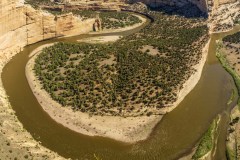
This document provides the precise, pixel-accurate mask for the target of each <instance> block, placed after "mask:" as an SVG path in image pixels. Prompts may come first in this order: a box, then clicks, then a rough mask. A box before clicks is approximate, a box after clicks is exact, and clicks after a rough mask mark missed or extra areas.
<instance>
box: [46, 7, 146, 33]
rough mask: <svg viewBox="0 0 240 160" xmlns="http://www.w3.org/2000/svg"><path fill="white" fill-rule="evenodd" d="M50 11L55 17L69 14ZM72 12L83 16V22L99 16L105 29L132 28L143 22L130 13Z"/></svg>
mask: <svg viewBox="0 0 240 160" xmlns="http://www.w3.org/2000/svg"><path fill="white" fill-rule="evenodd" d="M48 11H49V12H50V13H52V14H55V15H58V14H63V13H67V12H61V11H53V10H48ZM71 12H72V13H73V14H74V15H79V16H81V17H82V19H83V20H85V19H89V18H96V17H97V16H99V18H100V19H101V21H102V28H103V29H118V28H124V27H127V26H132V25H134V24H137V23H141V22H142V20H140V19H139V18H138V17H136V16H134V15H133V14H132V13H128V12H114V11H112V12H111V11H109V12H103V11H98V12H97V11H92V10H76V11H71Z"/></svg>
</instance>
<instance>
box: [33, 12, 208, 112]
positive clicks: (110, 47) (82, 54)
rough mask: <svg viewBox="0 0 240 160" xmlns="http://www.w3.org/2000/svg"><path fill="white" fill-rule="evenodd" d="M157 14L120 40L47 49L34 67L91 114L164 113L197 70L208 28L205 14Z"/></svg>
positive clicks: (56, 95) (50, 87)
mask: <svg viewBox="0 0 240 160" xmlns="http://www.w3.org/2000/svg"><path fill="white" fill-rule="evenodd" d="M151 16H152V17H154V19H155V22H154V23H152V24H151V25H148V26H147V27H146V28H144V29H142V30H141V31H140V32H138V33H135V34H133V35H130V36H127V37H124V38H123V39H121V40H119V41H117V42H116V43H112V44H107V45H102V44H98V45H92V44H84V43H81V44H73V43H58V44H55V45H54V46H52V47H49V48H46V49H44V50H43V51H42V53H41V54H40V55H39V56H38V57H37V59H36V64H35V67H34V69H35V73H36V75H37V76H38V78H39V80H40V81H41V83H42V85H43V88H44V89H45V90H46V91H47V92H48V93H50V95H51V96H52V98H53V99H54V100H56V101H58V102H59V103H60V104H62V105H63V106H71V107H72V108H73V109H74V110H80V111H82V112H87V113H89V114H95V115H120V116H139V115H147V116H150V115H153V114H161V111H160V109H161V108H163V107H167V106H170V105H172V104H173V102H175V101H176V99H177V93H178V92H179V90H180V89H182V87H183V84H184V82H185V81H186V80H187V79H188V78H189V77H190V76H191V74H192V73H194V72H195V69H194V68H193V66H194V65H196V64H197V63H198V62H199V60H200V58H201V55H202V48H203V46H204V45H205V44H206V41H207V40H208V35H207V33H208V29H207V26H206V23H205V20H203V19H187V18H183V17H179V16H169V15H165V14H162V13H160V12H151ZM149 46H150V47H151V48H153V49H154V50H155V51H157V54H152V53H151V52H152V51H151V50H150V49H148V48H149ZM146 48H147V49H146Z"/></svg>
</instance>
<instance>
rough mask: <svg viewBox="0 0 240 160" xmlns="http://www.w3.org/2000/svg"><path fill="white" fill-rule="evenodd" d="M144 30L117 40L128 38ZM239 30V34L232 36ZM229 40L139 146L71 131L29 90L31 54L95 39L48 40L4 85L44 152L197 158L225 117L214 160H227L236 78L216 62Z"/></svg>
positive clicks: (18, 59)
mask: <svg viewBox="0 0 240 160" xmlns="http://www.w3.org/2000/svg"><path fill="white" fill-rule="evenodd" d="M146 25H147V24H146ZM142 27H144V26H142ZM142 27H140V28H138V29H134V30H132V31H127V32H121V33H114V34H111V35H128V34H131V33H133V32H136V31H138V30H139V29H141V28H142ZM237 30H239V29H238V28H237V29H235V30H234V31H232V32H235V31H237ZM230 33H231V32H229V33H226V34H230ZM104 35H109V34H104ZM224 35H225V34H222V33H221V34H215V35H212V41H211V44H210V48H209V54H208V58H207V62H206V64H205V66H204V69H203V73H202V76H201V79H200V81H199V82H198V84H197V85H196V87H195V88H194V89H193V90H192V91H191V92H190V93H189V94H188V95H187V96H186V98H185V99H184V100H183V101H182V102H181V103H180V105H179V106H178V107H177V108H176V109H174V110H173V111H172V112H170V113H168V114H167V115H165V116H164V118H163V119H162V121H161V122H160V123H159V124H158V125H157V126H156V127H155V129H154V131H153V132H152V134H151V136H150V137H149V138H148V139H147V140H145V141H142V142H138V143H136V144H127V143H122V142H118V141H115V140H112V139H108V138H103V137H89V136H85V135H82V134H79V133H76V132H74V131H71V130H69V129H67V128H65V127H64V126H62V125H61V124H58V123H56V122H55V121H54V120H52V119H51V118H50V117H49V116H48V114H47V113H46V112H44V110H43V109H42V108H41V106H40V105H39V103H38V101H37V100H36V98H35V97H34V95H33V93H32V91H31V89H30V87H29V85H28V82H27V79H26V77H25V66H26V63H27V61H28V60H29V56H28V55H29V54H30V53H31V51H33V50H34V49H35V48H37V47H39V46H41V45H43V44H47V43H52V42H57V41H73V42H74V41H76V40H78V39H80V38H83V37H89V35H81V36H76V37H69V38H62V39H54V40H48V41H43V42H39V43H36V44H33V45H30V46H27V47H25V48H24V50H23V51H22V52H21V53H19V54H17V55H16V56H15V57H13V59H12V60H11V61H10V62H9V63H8V64H7V65H6V66H5V67H4V69H3V73H2V80H3V85H4V88H5V89H6V92H7V95H8V96H9V100H10V103H11V105H12V106H13V109H14V110H15V111H16V115H17V117H18V119H19V120H20V122H21V123H22V124H23V126H24V128H26V130H27V131H29V132H30V133H31V135H32V136H33V137H34V138H35V139H36V140H38V141H41V143H42V145H43V146H46V147H47V148H49V149H51V150H53V151H56V152H57V153H59V154H60V155H62V156H64V157H66V158H72V159H95V158H94V155H96V156H97V157H99V158H101V159H103V160H108V159H109V160H110V159H111V160H118V159H119V160H120V159H121V160H128V159H131V160H141V159H149V160H154V159H157V160H168V159H177V158H179V157H181V156H184V155H186V154H188V153H189V152H191V149H192V148H193V147H194V146H195V145H196V144H197V142H198V141H199V139H200V138H201V136H202V135H203V133H204V132H205V131H206V130H207V129H208V127H209V125H210V123H211V122H212V120H213V119H214V118H215V117H216V116H217V115H218V114H221V115H222V117H223V118H222V119H221V122H220V129H219V136H218V143H217V145H216V154H215V155H213V157H214V158H213V159H225V138H226V127H227V123H228V119H229V118H228V113H229V106H228V105H227V102H228V100H229V98H230V96H231V93H232V89H233V87H235V85H234V82H233V79H232V77H231V76H230V75H229V74H228V73H227V72H226V71H225V70H224V69H223V67H222V66H221V64H220V63H219V61H218V60H217V58H216V56H215V51H216V43H215V40H216V39H219V38H221V37H223V36H224ZM91 36H92V35H91ZM233 103H236V101H234V102H233ZM233 105H234V104H232V106H233Z"/></svg>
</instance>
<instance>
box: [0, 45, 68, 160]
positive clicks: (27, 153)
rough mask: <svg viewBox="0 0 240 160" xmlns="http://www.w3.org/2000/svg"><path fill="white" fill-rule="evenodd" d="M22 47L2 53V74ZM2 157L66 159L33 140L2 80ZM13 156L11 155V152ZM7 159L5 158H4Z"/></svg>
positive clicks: (0, 146)
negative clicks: (16, 111)
mask: <svg viewBox="0 0 240 160" xmlns="http://www.w3.org/2000/svg"><path fill="white" fill-rule="evenodd" d="M22 48H23V47H22V46H14V47H11V48H8V49H6V50H4V51H1V52H2V54H1V56H0V73H2V71H3V68H4V67H5V65H6V64H7V63H8V62H9V61H10V60H11V59H12V57H14V56H15V55H16V54H18V53H19V52H20V51H22ZM0 104H1V107H0V135H1V136H0V142H1V143H0V148H1V149H0V155H1V158H3V159H9V158H10V159H14V158H15V157H18V158H20V159H26V157H28V158H30V159H32V158H33V159H41V158H42V157H45V158H47V159H54V160H61V159H64V158H63V157H61V156H60V155H58V154H57V153H55V152H54V151H51V150H49V149H48V148H46V147H44V146H42V145H41V142H39V141H37V140H35V139H33V138H32V135H31V134H30V133H29V132H28V131H26V130H25V129H24V128H23V125H22V123H21V122H20V121H19V120H18V118H17V116H16V114H15V111H14V110H13V108H12V106H11V104H10V102H9V100H8V95H7V94H6V91H5V88H4V86H3V83H2V78H1V80H0ZM8 151H9V152H10V151H11V152H10V153H11V154H9V152H8ZM4 157H5V158H4Z"/></svg>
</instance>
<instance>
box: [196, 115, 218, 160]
mask: <svg viewBox="0 0 240 160" xmlns="http://www.w3.org/2000/svg"><path fill="white" fill-rule="evenodd" d="M218 120H219V117H217V118H216V119H214V120H213V122H212V124H211V125H210V127H209V129H208V130H207V132H206V133H205V134H204V135H203V137H202V138H201V140H200V143H199V145H198V147H197V150H196V152H195V154H194V155H193V157H192V159H194V160H195V159H200V158H202V157H203V156H204V155H206V154H207V153H208V152H210V151H211V150H212V149H213V145H214V134H215V132H216V130H217V125H218V124H217V123H218Z"/></svg>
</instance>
